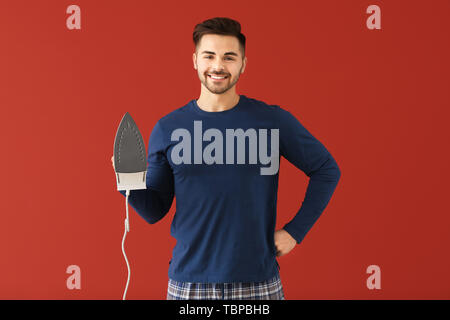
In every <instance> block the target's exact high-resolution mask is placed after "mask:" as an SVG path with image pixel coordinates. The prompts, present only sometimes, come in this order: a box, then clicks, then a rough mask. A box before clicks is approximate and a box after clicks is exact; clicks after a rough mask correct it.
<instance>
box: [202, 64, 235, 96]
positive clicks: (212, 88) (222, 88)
mask: <svg viewBox="0 0 450 320" xmlns="http://www.w3.org/2000/svg"><path fill="white" fill-rule="evenodd" d="M241 71H242V67H241V69H240V70H239V74H238V75H237V76H236V77H235V78H233V77H232V76H231V75H229V76H228V78H226V79H225V80H223V82H218V83H215V82H214V81H213V80H212V79H211V78H210V77H208V74H205V75H203V76H201V75H200V74H198V77H199V79H200V82H201V83H202V84H203V85H204V86H205V88H207V89H208V91H209V92H211V93H214V94H223V93H225V92H227V91H228V90H230V89H231V88H232V87H233V86H234V85H235V84H236V83H237V82H238V80H239V77H240V76H241Z"/></svg>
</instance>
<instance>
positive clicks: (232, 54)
mask: <svg viewBox="0 0 450 320" xmlns="http://www.w3.org/2000/svg"><path fill="white" fill-rule="evenodd" d="M203 53H207V54H216V53H215V52H213V51H203V52H202V53H201V54H203ZM224 55H225V56H236V57H238V56H239V55H238V54H237V53H236V52H234V51H229V52H225V54H224Z"/></svg>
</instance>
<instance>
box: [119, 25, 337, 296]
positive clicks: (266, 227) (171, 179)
mask: <svg viewBox="0 0 450 320" xmlns="http://www.w3.org/2000/svg"><path fill="white" fill-rule="evenodd" d="M193 40H194V45H195V53H194V54H193V56H192V58H193V65H194V69H195V70H197V74H198V77H199V79H200V82H201V92H200V97H199V98H198V99H194V100H191V101H189V103H187V104H186V105H185V106H183V107H181V108H179V109H176V110H174V111H172V112H170V113H169V114H167V115H165V116H164V117H162V118H161V119H160V120H159V121H158V122H157V123H156V125H155V127H154V128H153V130H152V133H151V135H150V139H149V144H148V159H147V160H148V169H147V181H146V185H147V189H145V190H133V192H131V193H130V196H129V203H130V205H131V206H132V207H133V208H134V209H135V210H136V212H137V213H138V214H139V215H140V216H142V217H143V218H144V219H145V220H146V221H147V222H149V223H151V224H153V223H156V222H157V221H160V220H161V219H162V218H163V217H164V216H165V215H166V214H167V212H168V211H169V210H170V208H171V205H172V202H173V199H174V197H176V199H177V203H176V212H175V216H174V218H173V221H172V225H171V235H172V236H173V237H175V238H176V239H177V243H176V246H175V247H174V249H173V255H172V260H171V261H170V262H169V264H170V266H169V273H168V274H169V283H168V290H167V299H168V300H171V299H258V300H259V299H276V300H282V299H285V296H284V292H283V287H282V284H281V279H280V275H279V265H278V262H277V260H276V258H277V257H281V256H283V255H285V254H287V253H289V252H290V251H291V250H292V249H293V248H294V247H295V246H296V245H297V244H299V243H300V242H301V241H302V240H303V238H304V237H305V235H306V233H307V232H308V231H309V230H310V229H311V227H312V226H313V224H314V223H315V222H316V220H317V219H318V218H319V216H320V215H321V214H322V212H323V211H324V209H325V207H326V206H327V204H328V202H329V200H330V199H331V196H332V194H333V193H334V190H335V188H336V186H337V183H338V181H339V179H340V174H341V173H340V169H339V167H338V165H337V163H336V161H335V160H334V158H333V157H332V156H331V154H330V153H329V152H328V151H327V149H326V148H325V147H324V146H323V144H322V143H320V142H319V141H318V140H317V139H315V138H314V137H313V136H312V135H311V134H310V133H309V132H308V131H307V130H306V129H305V128H304V127H303V125H302V124H301V123H300V122H299V121H298V120H297V119H296V118H295V117H294V116H293V115H292V114H291V113H290V112H289V111H286V110H284V109H283V108H281V107H280V106H277V105H270V104H266V103H265V102H262V101H259V100H257V99H254V98H250V97H247V96H245V95H243V94H241V95H239V94H237V93H236V84H237V82H238V80H239V77H240V76H241V74H243V73H244V70H245V68H246V65H247V57H246V56H245V36H244V35H243V34H242V33H241V26H240V24H239V22H237V21H235V20H232V19H229V18H220V17H219V18H213V19H209V20H206V21H203V22H202V23H200V24H198V25H196V26H195V29H194V34H193ZM280 156H283V157H284V158H285V159H287V160H288V161H289V162H291V163H292V164H293V165H295V166H296V167H297V168H298V169H300V170H301V171H303V172H304V173H305V174H306V175H307V176H308V177H309V178H310V179H309V184H308V188H307V191H306V194H305V198H304V199H303V201H302V199H301V198H300V195H299V198H298V202H299V204H300V203H301V206H300V209H299V210H298V212H297V213H296V214H295V215H294V217H293V218H292V220H291V221H290V222H289V223H287V224H286V225H285V226H284V227H283V228H282V229H280V230H276V231H275V224H276V208H277V191H278V171H279V170H278V164H279V160H280ZM120 193H121V194H123V195H124V196H125V191H120Z"/></svg>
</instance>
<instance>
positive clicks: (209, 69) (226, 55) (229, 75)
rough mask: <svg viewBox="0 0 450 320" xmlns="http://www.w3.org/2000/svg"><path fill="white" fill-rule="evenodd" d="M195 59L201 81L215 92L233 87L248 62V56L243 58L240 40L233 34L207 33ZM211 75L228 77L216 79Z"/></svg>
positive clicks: (221, 91)
mask: <svg viewBox="0 0 450 320" xmlns="http://www.w3.org/2000/svg"><path fill="white" fill-rule="evenodd" d="M193 60H194V68H195V69H196V70H197V74H198V77H199V79H200V82H201V83H202V85H203V86H204V87H205V88H206V89H208V90H209V91H210V92H211V93H214V94H221V93H224V92H226V91H228V90H229V89H230V88H232V87H233V86H234V85H235V84H236V83H237V81H238V80H239V76H240V75H241V73H243V72H244V69H245V66H246V64H247V58H245V59H244V60H242V53H241V51H240V50H239V40H238V39H237V38H236V37H233V36H222V35H217V34H206V35H204V36H203V37H202V38H201V40H200V43H199V46H198V49H197V52H196V53H194V54H193ZM210 75H213V76H217V77H223V76H225V77H226V78H225V79H222V80H215V79H213V78H212V77H211V76H210Z"/></svg>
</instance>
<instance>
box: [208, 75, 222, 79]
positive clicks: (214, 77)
mask: <svg viewBox="0 0 450 320" xmlns="http://www.w3.org/2000/svg"><path fill="white" fill-rule="evenodd" d="M209 76H210V77H211V78H213V79H225V78H226V77H216V76H213V75H209Z"/></svg>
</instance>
